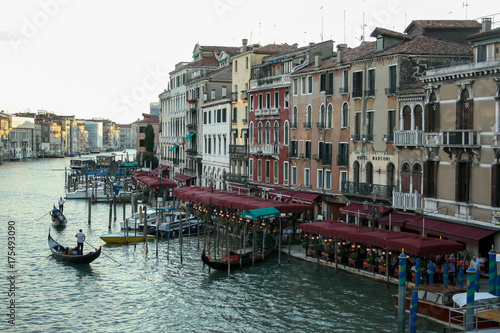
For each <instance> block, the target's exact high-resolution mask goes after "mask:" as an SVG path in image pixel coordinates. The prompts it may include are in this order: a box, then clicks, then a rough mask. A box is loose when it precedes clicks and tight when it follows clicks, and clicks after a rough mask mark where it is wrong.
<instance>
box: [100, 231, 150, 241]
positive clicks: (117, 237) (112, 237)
mask: <svg viewBox="0 0 500 333" xmlns="http://www.w3.org/2000/svg"><path fill="white" fill-rule="evenodd" d="M100 238H101V239H102V240H103V241H104V242H105V243H106V244H112V243H114V244H116V243H118V244H123V243H125V239H126V238H127V235H126V234H124V233H121V232H120V233H115V234H107V235H102V236H100ZM144 238H146V239H147V240H148V241H152V240H154V239H155V237H154V236H151V235H146V237H144V234H139V233H138V234H137V235H135V233H129V234H128V242H129V243H133V242H144Z"/></svg>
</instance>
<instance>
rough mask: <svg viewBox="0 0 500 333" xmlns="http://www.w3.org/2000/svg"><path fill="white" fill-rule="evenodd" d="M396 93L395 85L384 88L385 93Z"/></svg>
mask: <svg viewBox="0 0 500 333" xmlns="http://www.w3.org/2000/svg"><path fill="white" fill-rule="evenodd" d="M395 93H396V87H389V88H385V94H386V95H394V94H395Z"/></svg>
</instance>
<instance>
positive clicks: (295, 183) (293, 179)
mask: <svg viewBox="0 0 500 333" xmlns="http://www.w3.org/2000/svg"><path fill="white" fill-rule="evenodd" d="M292 185H297V167H296V166H292Z"/></svg>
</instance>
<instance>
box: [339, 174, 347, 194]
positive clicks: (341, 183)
mask: <svg viewBox="0 0 500 333" xmlns="http://www.w3.org/2000/svg"><path fill="white" fill-rule="evenodd" d="M339 180H340V188H339V191H342V188H343V186H344V185H343V184H344V183H345V182H346V181H347V171H340V177H339Z"/></svg>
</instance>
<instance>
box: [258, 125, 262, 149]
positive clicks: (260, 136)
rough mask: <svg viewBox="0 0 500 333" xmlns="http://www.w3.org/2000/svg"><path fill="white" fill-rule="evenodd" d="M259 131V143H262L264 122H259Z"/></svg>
mask: <svg viewBox="0 0 500 333" xmlns="http://www.w3.org/2000/svg"><path fill="white" fill-rule="evenodd" d="M258 131H259V132H258V133H257V143H258V144H259V145H261V144H262V122H259V130H258Z"/></svg>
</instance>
